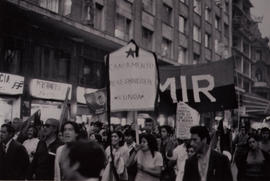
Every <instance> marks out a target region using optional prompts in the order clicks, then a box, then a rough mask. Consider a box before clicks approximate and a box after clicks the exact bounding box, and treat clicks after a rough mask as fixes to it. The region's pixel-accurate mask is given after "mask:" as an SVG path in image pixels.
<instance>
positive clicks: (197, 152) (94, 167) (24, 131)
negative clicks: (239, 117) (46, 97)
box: [0, 118, 270, 181]
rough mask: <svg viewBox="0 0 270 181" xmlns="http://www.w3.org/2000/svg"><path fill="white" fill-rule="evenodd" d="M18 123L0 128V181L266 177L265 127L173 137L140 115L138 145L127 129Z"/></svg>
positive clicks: (268, 148)
mask: <svg viewBox="0 0 270 181" xmlns="http://www.w3.org/2000/svg"><path fill="white" fill-rule="evenodd" d="M24 124H25V123H24V122H23V121H22V120H21V119H19V118H15V119H13V120H12V121H10V122H7V123H5V124H3V125H1V129H0V180H55V181H60V180H88V181H98V180H101V181H114V180H117V181H118V180H119V181H174V180H175V181H215V180H219V181H220V180H221V181H222V180H223V181H236V180H238V181H253V180H254V181H255V180H260V181H267V180H268V181H269V180H270V172H269V170H270V130H269V129H268V128H262V129H260V130H253V131H252V130H251V131H250V130H248V129H247V128H246V127H240V128H239V130H238V131H237V133H234V132H233V131H232V130H230V129H228V128H224V127H223V125H222V121H220V124H219V126H218V127H217V130H215V131H212V130H209V129H207V128H206V127H204V126H199V125H198V126H193V127H191V128H190V134H191V137H190V138H186V139H176V137H175V133H174V130H173V128H172V127H170V126H168V125H163V126H160V127H159V128H158V129H154V123H153V120H152V119H150V118H147V119H146V120H145V126H144V129H143V130H141V131H140V135H139V141H140V142H139V144H137V143H136V132H135V130H134V129H133V128H132V127H131V126H118V127H112V128H110V130H109V128H108V126H107V125H103V124H102V123H101V122H94V123H93V124H92V125H91V127H87V126H86V125H84V124H77V123H76V122H74V121H65V122H63V124H62V125H60V124H59V121H58V120H56V119H47V120H46V121H45V122H44V124H42V122H33V124H29V125H27V126H26V125H24Z"/></svg>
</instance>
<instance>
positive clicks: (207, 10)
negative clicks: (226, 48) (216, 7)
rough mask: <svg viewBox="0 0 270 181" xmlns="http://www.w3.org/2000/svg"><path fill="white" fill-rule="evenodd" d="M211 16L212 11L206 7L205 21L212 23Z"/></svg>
mask: <svg viewBox="0 0 270 181" xmlns="http://www.w3.org/2000/svg"><path fill="white" fill-rule="evenodd" d="M210 14H211V9H210V8H209V7H207V6H206V7H205V21H208V22H211V20H210V17H211V16H210Z"/></svg>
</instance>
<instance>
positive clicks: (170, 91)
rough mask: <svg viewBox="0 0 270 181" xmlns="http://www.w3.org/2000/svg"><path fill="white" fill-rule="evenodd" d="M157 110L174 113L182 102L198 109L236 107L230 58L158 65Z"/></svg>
mask: <svg viewBox="0 0 270 181" xmlns="http://www.w3.org/2000/svg"><path fill="white" fill-rule="evenodd" d="M159 70H160V92H161V94H160V104H159V105H160V111H161V112H163V111H169V112H170V113H172V114H174V113H175V112H176V103H177V102H179V101H183V102H185V103H187V104H188V105H189V106H191V107H193V108H195V109H196V110H197V111H199V112H212V111H219V110H226V109H233V108H236V107H237V99H236V94H235V87H234V77H233V75H234V66H233V60H232V59H228V60H223V61H217V62H213V63H208V64H199V65H187V66H179V67H176V66H167V67H160V68H159Z"/></svg>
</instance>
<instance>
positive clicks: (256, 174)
mask: <svg viewBox="0 0 270 181" xmlns="http://www.w3.org/2000/svg"><path fill="white" fill-rule="evenodd" d="M258 141H259V137H258V136H254V135H252V136H249V138H248V139H247V144H248V149H247V150H246V152H245V154H242V155H238V156H236V157H235V163H236V166H237V168H238V176H237V177H238V181H255V180H260V181H267V180H270V172H269V171H270V155H269V154H268V153H266V152H264V151H263V150H261V149H260V148H259V144H258Z"/></svg>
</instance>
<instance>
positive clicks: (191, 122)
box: [176, 102, 200, 139]
mask: <svg viewBox="0 0 270 181" xmlns="http://www.w3.org/2000/svg"><path fill="white" fill-rule="evenodd" d="M199 122H200V114H199V113H198V112H197V111H196V110H195V109H193V108H191V107H190V106H188V105H187V104H186V103H184V102H178V103H177V112H176V137H177V138H180V139H189V138H190V131H189V130H190V128H191V127H192V126H195V125H199Z"/></svg>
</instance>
